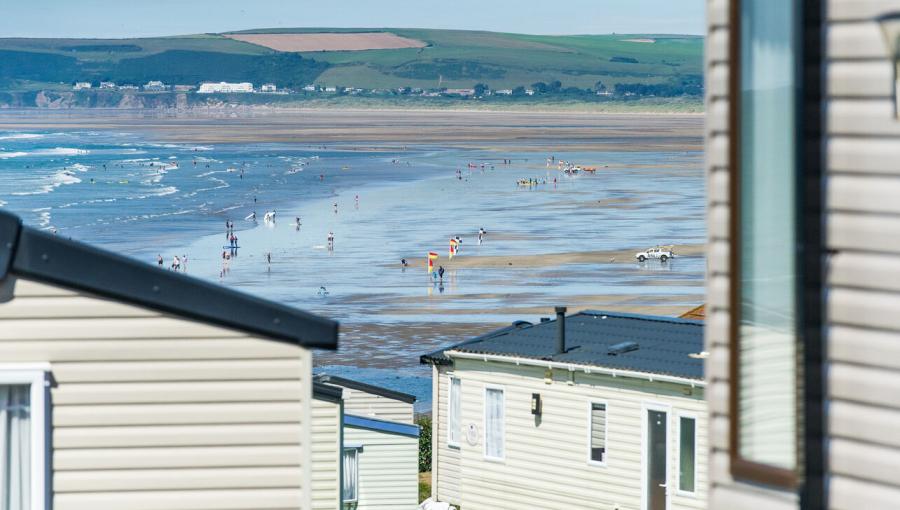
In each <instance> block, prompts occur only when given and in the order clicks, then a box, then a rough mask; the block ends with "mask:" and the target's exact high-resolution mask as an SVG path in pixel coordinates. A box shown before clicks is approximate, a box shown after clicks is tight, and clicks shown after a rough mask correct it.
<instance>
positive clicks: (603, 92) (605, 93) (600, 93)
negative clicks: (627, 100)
mask: <svg viewBox="0 0 900 510" xmlns="http://www.w3.org/2000/svg"><path fill="white" fill-rule="evenodd" d="M597 95H598V96H611V95H613V93H612V91H611V90H609V89H604V90H598V91H597Z"/></svg>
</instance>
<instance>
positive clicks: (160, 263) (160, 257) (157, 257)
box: [156, 254, 163, 267]
mask: <svg viewBox="0 0 900 510" xmlns="http://www.w3.org/2000/svg"><path fill="white" fill-rule="evenodd" d="M156 265H158V266H159V267H162V266H163V258H162V254H158V255H157V256H156Z"/></svg>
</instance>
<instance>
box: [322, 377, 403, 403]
mask: <svg viewBox="0 0 900 510" xmlns="http://www.w3.org/2000/svg"><path fill="white" fill-rule="evenodd" d="M315 380H316V381H318V382H322V383H327V384H333V385H336V386H343V387H345V388H350V389H351V390H359V391H364V392H366V393H371V394H373V395H378V396H381V397H385V398H389V399H392V400H399V401H401V402H405V403H407V404H414V403H416V400H417V399H416V396H415V395H410V394H409V393H402V392H399V391H395V390H391V389H388V388H382V387H381V386H375V385H373V384H368V383H364V382H359V381H355V380H353V379H346V378H343V377H338V376H336V375H329V374H316V375H315Z"/></svg>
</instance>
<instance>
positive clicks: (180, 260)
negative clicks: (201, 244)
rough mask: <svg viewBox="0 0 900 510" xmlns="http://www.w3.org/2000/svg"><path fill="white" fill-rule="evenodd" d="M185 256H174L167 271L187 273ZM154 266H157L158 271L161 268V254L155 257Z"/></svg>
mask: <svg viewBox="0 0 900 510" xmlns="http://www.w3.org/2000/svg"><path fill="white" fill-rule="evenodd" d="M187 260H188V257H187V255H182V256H181V257H179V256H178V255H175V256H173V257H172V264H171V265H170V266H169V269H171V270H172V271H187ZM156 265H157V266H159V268H160V269H162V267H163V256H162V254H158V255H156Z"/></svg>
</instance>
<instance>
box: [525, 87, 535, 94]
mask: <svg viewBox="0 0 900 510" xmlns="http://www.w3.org/2000/svg"><path fill="white" fill-rule="evenodd" d="M525 95H526V96H533V95H534V89H525Z"/></svg>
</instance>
